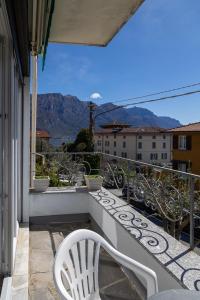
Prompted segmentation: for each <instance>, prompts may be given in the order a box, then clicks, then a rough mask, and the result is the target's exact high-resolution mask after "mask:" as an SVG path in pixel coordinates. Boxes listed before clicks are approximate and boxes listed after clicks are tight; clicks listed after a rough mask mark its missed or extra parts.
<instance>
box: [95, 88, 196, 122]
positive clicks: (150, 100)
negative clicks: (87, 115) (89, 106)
mask: <svg viewBox="0 0 200 300" xmlns="http://www.w3.org/2000/svg"><path fill="white" fill-rule="evenodd" d="M197 93H200V90H195V91H190V92H187V93H181V94H175V95H171V96H166V97H161V98H156V99H149V100H144V101H138V102H133V103H129V104H125V105H119V106H115V107H113V108H111V109H109V110H107V111H104V112H100V113H98V114H96V115H95V116H94V119H96V118H97V117H99V116H100V115H103V114H105V113H108V112H111V111H114V110H117V109H120V108H124V107H128V106H132V105H136V104H144V103H151V102H157V101H163V100H166V99H175V98H178V97H185V96H190V95H193V94H197Z"/></svg>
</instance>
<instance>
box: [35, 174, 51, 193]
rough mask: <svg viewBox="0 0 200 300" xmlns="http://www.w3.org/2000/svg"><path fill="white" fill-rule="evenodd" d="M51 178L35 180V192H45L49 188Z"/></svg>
mask: <svg viewBox="0 0 200 300" xmlns="http://www.w3.org/2000/svg"><path fill="white" fill-rule="evenodd" d="M49 181H50V178H49V177H41V178H34V190H35V191H37V192H45V191H46V190H47V188H48V187H49Z"/></svg>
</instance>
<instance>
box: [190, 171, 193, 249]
mask: <svg viewBox="0 0 200 300" xmlns="http://www.w3.org/2000/svg"><path fill="white" fill-rule="evenodd" d="M189 199H190V249H194V177H192V176H190V177H189Z"/></svg>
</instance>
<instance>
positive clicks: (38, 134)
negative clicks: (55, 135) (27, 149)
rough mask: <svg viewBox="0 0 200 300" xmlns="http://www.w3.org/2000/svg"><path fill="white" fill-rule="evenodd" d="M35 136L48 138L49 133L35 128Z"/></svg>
mask: <svg viewBox="0 0 200 300" xmlns="http://www.w3.org/2000/svg"><path fill="white" fill-rule="evenodd" d="M36 137H37V138H50V135H49V133H48V132H47V131H45V130H40V129H37V131H36Z"/></svg>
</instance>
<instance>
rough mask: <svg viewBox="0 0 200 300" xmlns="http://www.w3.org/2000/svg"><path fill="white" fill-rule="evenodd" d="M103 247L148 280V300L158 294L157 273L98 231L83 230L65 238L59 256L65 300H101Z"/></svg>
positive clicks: (57, 278)
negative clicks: (125, 253)
mask: <svg viewBox="0 0 200 300" xmlns="http://www.w3.org/2000/svg"><path fill="white" fill-rule="evenodd" d="M100 247H103V248H104V249H105V250H106V251H107V252H108V253H109V254H110V255H111V256H112V257H113V258H114V259H115V260H116V261H117V262H118V263H120V264H121V265H122V266H124V267H126V268H128V269H130V270H131V271H133V272H134V273H136V274H138V275H140V276H142V277H143V278H144V279H145V280H146V283H147V296H148V297H150V296H151V295H154V294H155V293H157V291H158V284H157V276H156V274H155V272H154V271H152V270H151V269H149V268H147V267H146V266H144V265H142V264H141V263H139V262H137V261H135V260H133V259H131V258H129V257H127V256H126V255H124V254H122V253H120V252H119V251H117V250H116V249H115V248H113V247H112V246H111V245H110V244H109V243H108V242H107V241H106V240H105V239H104V238H102V237H101V236H100V235H99V234H97V233H96V232H93V231H90V230H86V229H80V230H76V231H74V232H72V233H71V234H69V235H68V236H67V237H66V238H65V239H64V241H63V242H62V243H61V245H60V247H59V249H58V251H57V254H56V257H55V262H54V281H55V285H56V287H57V289H58V292H59V294H60V296H61V299H67V300H84V299H89V300H94V299H95V300H97V299H101V298H100V295H99V284H98V265H99V250H100ZM133 251H134V249H133Z"/></svg>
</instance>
